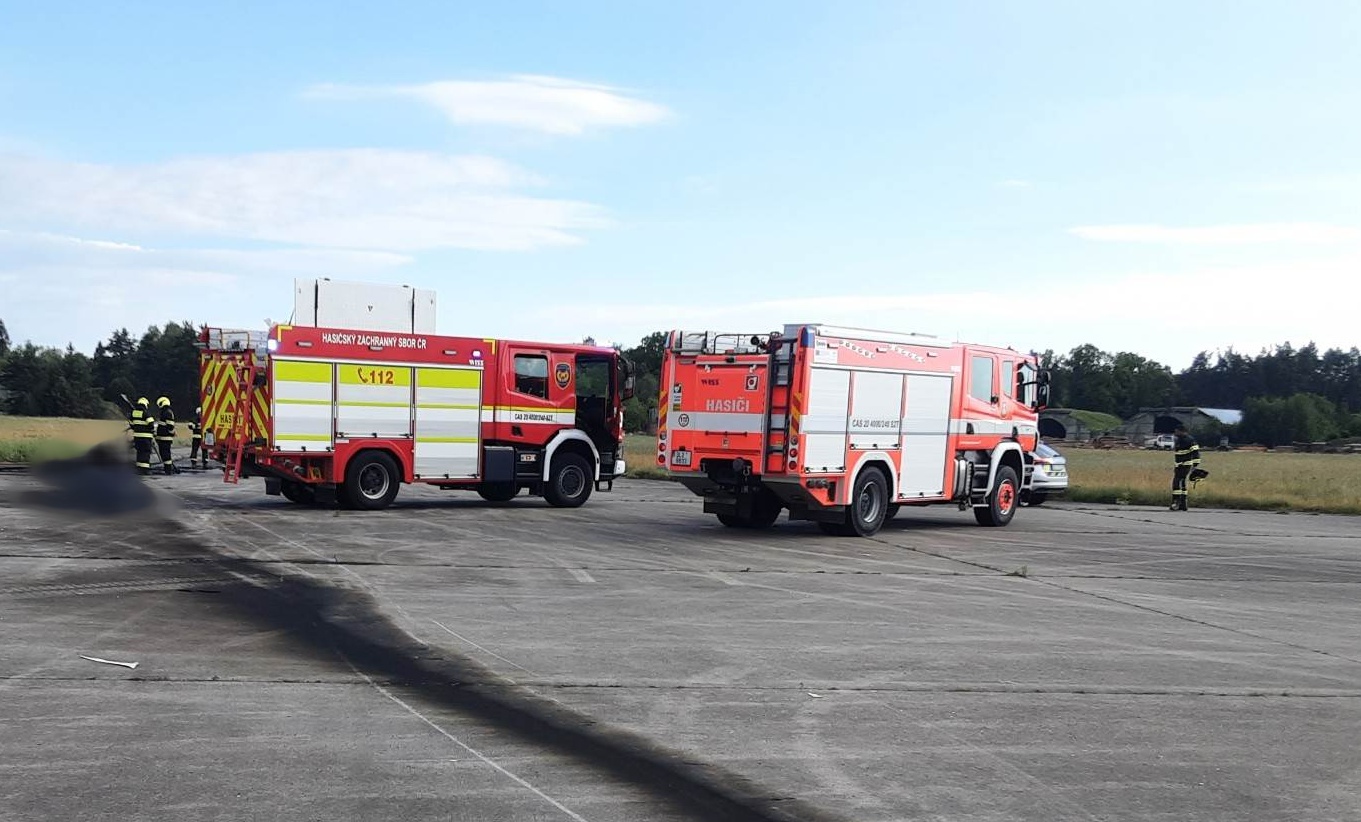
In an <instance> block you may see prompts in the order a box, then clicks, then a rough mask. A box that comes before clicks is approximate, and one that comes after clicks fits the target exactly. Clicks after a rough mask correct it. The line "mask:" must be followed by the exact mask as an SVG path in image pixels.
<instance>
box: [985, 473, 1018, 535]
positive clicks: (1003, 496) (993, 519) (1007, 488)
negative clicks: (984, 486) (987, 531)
mask: <svg viewBox="0 0 1361 822" xmlns="http://www.w3.org/2000/svg"><path fill="white" fill-rule="evenodd" d="M1019 485H1020V484H1019V483H1018V482H1017V481H1016V472H1015V471H1014V470H1013V469H1012V468H1011V467H1010V466H1006V465H1004V466H1002V467H1001V468H999V469H997V481H996V483H994V484H993V487H992V493H991V494H988V504H987V505H985V506H983V507H980V508H975V509H973V515H974V518H975V519H977V520H978V524H979V525H986V526H988V527H1000V526H1003V525H1006V524H1007V523H1008V522H1011V518H1012V517H1014V516H1016V507H1017V505H1018V504H1019V503H1020V501H1021V493H1020V490H1019Z"/></svg>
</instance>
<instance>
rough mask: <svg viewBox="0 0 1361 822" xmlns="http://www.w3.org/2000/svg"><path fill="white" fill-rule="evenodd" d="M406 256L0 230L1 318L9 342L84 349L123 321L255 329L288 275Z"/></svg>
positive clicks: (364, 269) (367, 271) (373, 265)
mask: <svg viewBox="0 0 1361 822" xmlns="http://www.w3.org/2000/svg"><path fill="white" fill-rule="evenodd" d="M412 262H413V261H412V259H411V258H410V257H406V256H404V255H401V254H393V253H389V252H377V251H348V250H335V249H264V250H241V249H159V248H147V247H143V246H139V245H134V244H131V243H122V242H113V241H107V240H91V239H83V238H78V237H68V236H63V235H58V234H51V233H29V232H19V231H12V230H0V283H12V284H14V285H11V286H9V287H8V288H7V289H6V290H5V291H4V292H3V293H2V294H0V319H3V320H4V321H5V324H6V326H7V327H8V329H9V331H10V334H11V336H12V337H13V338H14V339H16V340H26V339H31V340H33V341H34V342H36V343H38V344H41V345H65V344H66V343H67V342H72V343H74V344H75V345H76V346H77V347H78V348H79V349H81V350H83V351H86V352H89V351H90V350H92V349H93V347H94V344H95V342H97V341H98V340H100V339H103V338H105V337H106V336H107V335H108V334H109V333H110V332H111V331H113V330H114V329H115V328H118V327H123V326H126V327H127V328H129V329H132V330H133V331H140V330H141V329H144V328H146V327H147V326H148V325H152V324H156V325H159V324H162V323H165V322H167V321H171V320H179V319H194V320H204V319H211V320H213V321H214V322H221V323H223V324H226V325H246V326H250V327H255V326H258V325H260V324H261V323H262V322H263V319H264V316H265V313H266V312H267V311H273V312H274V313H276V314H277V313H278V310H279V308H280V307H281V306H287V304H288V295H289V294H291V292H292V279H293V278H294V277H301V278H310V277H322V276H325V277H334V278H337V279H365V280H372V279H391V278H392V275H393V274H394V273H396V272H398V271H399V270H403V269H404V268H405V267H406V266H408V265H409V264H411V263H412ZM18 284H22V288H18V287H14V286H16V285H18ZM266 306H273V307H274V308H273V309H269V308H266Z"/></svg>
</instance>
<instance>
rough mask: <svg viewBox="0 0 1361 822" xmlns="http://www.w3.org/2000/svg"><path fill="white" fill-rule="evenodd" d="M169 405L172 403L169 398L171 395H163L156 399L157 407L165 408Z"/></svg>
mask: <svg viewBox="0 0 1361 822" xmlns="http://www.w3.org/2000/svg"><path fill="white" fill-rule="evenodd" d="M168 405H170V398H169V397H161V398H160V399H158V400H156V407H157V408H165V407H166V406H168Z"/></svg>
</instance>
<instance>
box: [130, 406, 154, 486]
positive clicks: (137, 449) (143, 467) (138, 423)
mask: <svg viewBox="0 0 1361 822" xmlns="http://www.w3.org/2000/svg"><path fill="white" fill-rule="evenodd" d="M128 425H129V427H131V428H132V447H133V451H134V453H135V455H136V456H135V457H134V460H135V461H136V463H137V473H139V474H150V473H151V448H152V445H153V444H154V443H155V436H156V431H155V428H156V420H155V419H154V418H153V417H152V416H151V407H150V403H148V402H147V398H146V397H142V398H140V399H138V400H137V405H136V406H134V407H133V409H132V416H131V417H130V418H129V419H128Z"/></svg>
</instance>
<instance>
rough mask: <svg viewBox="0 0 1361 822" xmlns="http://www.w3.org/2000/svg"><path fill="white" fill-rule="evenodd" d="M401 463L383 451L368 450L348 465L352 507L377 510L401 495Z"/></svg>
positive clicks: (347, 487) (348, 499)
mask: <svg viewBox="0 0 1361 822" xmlns="http://www.w3.org/2000/svg"><path fill="white" fill-rule="evenodd" d="M400 482H401V475H400V474H398V473H397V463H395V462H393V461H392V457H389V456H388V455H387V454H384V453H382V452H381V451H365V452H363V453H361V454H360V455H359V456H357V457H355V458H354V459H353V460H351V461H350V465H349V467H348V468H346V469H345V501H346V502H348V503H349V504H350V506H351V507H352V508H358V509H360V510H362V511H377V510H378V509H380V508H386V507H388V506H389V505H391V504H392V501H393V500H394V499H396V498H397V486H398V484H399V483H400Z"/></svg>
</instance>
